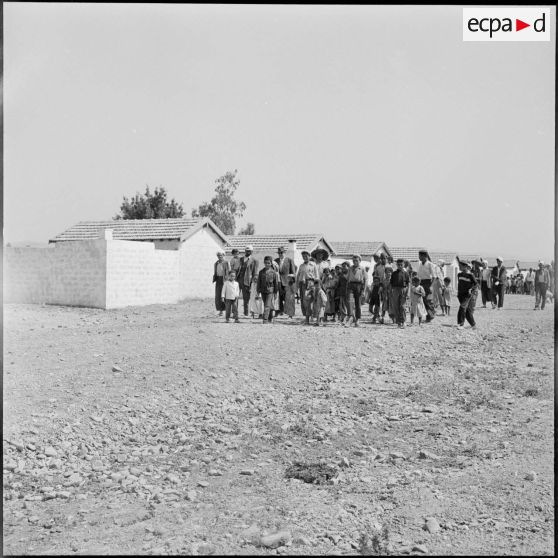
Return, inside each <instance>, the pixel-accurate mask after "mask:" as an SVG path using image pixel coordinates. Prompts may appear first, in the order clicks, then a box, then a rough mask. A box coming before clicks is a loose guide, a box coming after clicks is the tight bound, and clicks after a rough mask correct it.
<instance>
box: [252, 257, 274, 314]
mask: <svg viewBox="0 0 558 558" xmlns="http://www.w3.org/2000/svg"><path fill="white" fill-rule="evenodd" d="M272 263H273V259H272V257H271V256H266V257H265V258H264V266H265V267H264V268H263V269H262V270H261V271H260V272H259V273H258V283H257V287H256V288H257V292H258V294H259V295H261V296H262V301H263V303H264V312H263V323H264V324H265V323H272V322H273V298H274V296H275V294H276V293H278V292H279V274H278V273H277V271H275V269H274V268H273V267H272Z"/></svg>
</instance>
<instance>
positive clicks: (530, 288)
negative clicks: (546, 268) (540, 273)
mask: <svg viewBox="0 0 558 558" xmlns="http://www.w3.org/2000/svg"><path fill="white" fill-rule="evenodd" d="M525 292H526V294H530V295H531V296H533V295H534V294H535V271H534V269H533V268H532V267H530V268H529V271H528V272H527V275H525Z"/></svg>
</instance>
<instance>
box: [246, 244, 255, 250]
mask: <svg viewBox="0 0 558 558" xmlns="http://www.w3.org/2000/svg"><path fill="white" fill-rule="evenodd" d="M244 250H250V252H253V251H254V247H253V246H252V245H251V244H247V245H246V248H244Z"/></svg>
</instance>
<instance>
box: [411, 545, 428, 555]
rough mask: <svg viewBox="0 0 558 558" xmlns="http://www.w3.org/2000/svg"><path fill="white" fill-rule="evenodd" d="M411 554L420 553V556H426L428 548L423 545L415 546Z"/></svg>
mask: <svg viewBox="0 0 558 558" xmlns="http://www.w3.org/2000/svg"><path fill="white" fill-rule="evenodd" d="M413 552H420V553H421V554H428V548H426V546H424V545H423V544H415V546H413Z"/></svg>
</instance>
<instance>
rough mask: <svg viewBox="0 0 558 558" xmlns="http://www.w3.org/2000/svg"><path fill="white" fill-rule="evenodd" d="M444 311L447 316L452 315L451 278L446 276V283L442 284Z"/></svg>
mask: <svg viewBox="0 0 558 558" xmlns="http://www.w3.org/2000/svg"><path fill="white" fill-rule="evenodd" d="M441 306H442V312H443V314H444V315H445V316H449V315H450V307H451V279H450V278H449V277H444V284H443V286H442V304H441Z"/></svg>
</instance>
